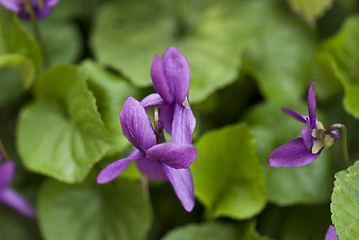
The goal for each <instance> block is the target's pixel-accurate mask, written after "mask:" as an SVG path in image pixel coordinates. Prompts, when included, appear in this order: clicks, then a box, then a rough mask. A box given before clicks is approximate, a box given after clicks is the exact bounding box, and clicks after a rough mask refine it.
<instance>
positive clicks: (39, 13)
mask: <svg viewBox="0 0 359 240" xmlns="http://www.w3.org/2000/svg"><path fill="white" fill-rule="evenodd" d="M34 10H35V15H36V18H37V19H43V18H46V17H47V16H49V15H50V13H51V7H50V6H48V5H47V4H45V6H44V7H43V8H39V7H35V9H34Z"/></svg>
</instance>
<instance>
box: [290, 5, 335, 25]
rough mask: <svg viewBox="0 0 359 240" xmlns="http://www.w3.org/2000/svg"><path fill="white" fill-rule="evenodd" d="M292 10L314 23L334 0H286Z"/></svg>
mask: <svg viewBox="0 0 359 240" xmlns="http://www.w3.org/2000/svg"><path fill="white" fill-rule="evenodd" d="M287 1H288V3H289V5H290V7H291V8H292V9H293V11H294V12H296V13H298V14H299V15H301V16H302V17H303V18H304V19H305V20H306V21H307V22H308V23H310V24H314V21H315V20H316V19H317V18H319V17H321V16H322V15H323V14H324V12H325V11H326V10H328V9H329V8H330V7H331V6H332V5H333V2H334V0H315V1H306V0H287Z"/></svg>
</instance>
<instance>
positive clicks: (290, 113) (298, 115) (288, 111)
mask: <svg viewBox="0 0 359 240" xmlns="http://www.w3.org/2000/svg"><path fill="white" fill-rule="evenodd" d="M282 111H283V112H285V113H287V114H289V115H290V116H292V117H293V118H295V119H297V120H298V121H301V122H304V123H305V122H306V121H307V119H308V116H305V115H301V114H299V113H297V112H294V111H293V110H291V109H289V108H282Z"/></svg>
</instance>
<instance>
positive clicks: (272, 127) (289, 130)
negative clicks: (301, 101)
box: [246, 103, 332, 205]
mask: <svg viewBox="0 0 359 240" xmlns="http://www.w3.org/2000/svg"><path fill="white" fill-rule="evenodd" d="M282 107H290V106H282ZM290 108H291V109H295V110H297V109H298V111H297V112H299V113H303V114H305V113H306V112H307V109H306V108H305V107H304V106H303V105H299V106H296V107H294V108H292V107H290ZM280 109H281V106H279V105H278V104H273V103H265V104H261V105H257V106H255V107H254V108H252V109H251V111H249V112H248V113H247V116H246V120H247V121H248V123H249V124H250V125H251V129H252V131H253V134H254V136H255V144H256V150H257V153H258V157H259V160H260V163H261V165H262V168H263V169H264V172H265V175H266V186H267V194H268V199H269V201H271V202H274V203H276V204H280V205H293V204H299V203H319V202H325V201H328V200H329V198H330V193H331V186H332V183H331V182H332V171H331V165H330V161H329V160H330V158H329V156H328V154H327V152H326V151H323V153H322V154H321V155H320V156H319V158H318V159H317V160H316V161H315V162H313V163H311V164H309V165H307V166H303V167H299V168H273V167H270V166H269V157H268V156H269V154H270V153H271V152H272V151H273V150H274V149H276V148H277V147H279V146H280V145H282V144H284V143H285V142H287V141H289V140H291V139H294V138H297V137H300V130H301V129H304V128H305V125H304V124H303V123H301V122H299V121H297V120H295V119H293V118H292V117H290V116H289V115H287V114H285V113H284V112H282V111H281V110H280ZM263 116H265V117H263ZM319 119H320V118H319ZM284 179H285V180H284Z"/></svg>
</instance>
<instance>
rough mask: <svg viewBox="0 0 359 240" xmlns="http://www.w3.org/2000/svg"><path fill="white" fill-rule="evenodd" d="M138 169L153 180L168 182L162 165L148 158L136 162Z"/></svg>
mask: <svg viewBox="0 0 359 240" xmlns="http://www.w3.org/2000/svg"><path fill="white" fill-rule="evenodd" d="M136 165H137V168H138V169H139V170H140V171H141V172H142V173H143V174H145V175H146V176H147V177H148V178H149V179H151V180H163V181H167V180H168V178H167V176H166V174H165V173H164V171H163V169H162V164H161V163H160V162H158V161H153V160H151V159H147V158H140V159H138V160H137V161H136Z"/></svg>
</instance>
